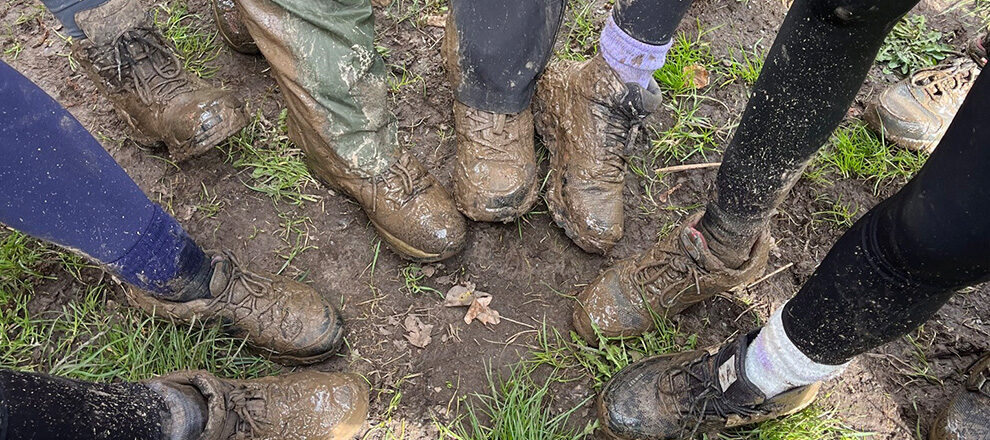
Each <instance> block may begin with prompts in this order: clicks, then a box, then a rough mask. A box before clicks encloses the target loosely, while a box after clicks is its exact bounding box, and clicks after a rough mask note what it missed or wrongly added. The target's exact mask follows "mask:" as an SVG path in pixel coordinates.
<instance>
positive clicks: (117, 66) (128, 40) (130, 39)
mask: <svg viewBox="0 0 990 440" xmlns="http://www.w3.org/2000/svg"><path fill="white" fill-rule="evenodd" d="M111 47H112V49H113V50H112V52H110V53H106V52H104V54H103V55H104V56H103V57H102V58H101V57H99V56H94V57H93V59H94V60H100V61H102V62H99V61H97V63H98V64H99V65H97V66H96V67H97V70H98V71H100V73H115V75H114V76H113V79H114V80H115V81H113V82H114V83H116V84H117V85H118V86H119V87H127V85H130V87H132V88H133V89H134V92H135V94H137V96H138V98H139V99H140V100H141V102H143V103H144V104H148V105H150V104H153V103H155V101H156V100H162V101H168V100H170V99H172V98H174V97H175V96H176V95H178V94H179V93H183V92H188V91H190V90H192V88H191V84H190V83H189V80H188V79H187V78H186V77H185V75H183V71H182V62H181V61H180V60H179V58H178V57H177V56H176V55H175V53H173V52H172V50H170V49H169V48H168V45H167V43H166V42H165V41H164V40H163V39H162V37H161V36H160V35H159V34H158V32H156V31H155V30H153V29H150V28H135V29H130V30H128V31H126V32H124V33H122V34H120V35H119V36H117V38H115V39H114V40H113V43H111ZM108 57H109V59H107V58H108Z"/></svg>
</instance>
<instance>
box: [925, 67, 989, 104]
mask: <svg viewBox="0 0 990 440" xmlns="http://www.w3.org/2000/svg"><path fill="white" fill-rule="evenodd" d="M968 64H970V63H969V61H968V60H965V59H959V60H955V61H953V62H952V63H950V64H946V65H941V66H935V67H931V68H928V69H922V70H919V71H918V72H917V73H915V74H914V75H912V76H911V83H912V84H914V85H915V86H918V87H921V89H922V90H924V91H925V95H926V96H928V99H930V100H932V101H935V102H938V101H940V100H942V99H943V98H945V97H957V96H959V95H961V94H962V93H961V91H963V90H965V89H967V88H968V87H969V86H971V85H972V83H973V81H974V80H975V79H976V78H975V76H974V75H973V70H972V69H970V68H967V67H966V66H967V65H968Z"/></svg>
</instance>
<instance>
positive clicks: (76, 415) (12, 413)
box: [0, 369, 168, 440]
mask: <svg viewBox="0 0 990 440" xmlns="http://www.w3.org/2000/svg"><path fill="white" fill-rule="evenodd" d="M165 417H168V407H167V406H166V405H165V400H164V399H163V398H162V397H161V396H159V395H158V394H157V393H155V392H154V391H152V390H151V389H150V388H148V387H147V386H144V385H142V384H136V383H115V384H98V383H92V382H82V381H77V380H70V379H64V378H59V377H53V376H48V375H44V374H35V373H21V372H16V371H11V370H5V369H0V440H26V439H45V440H112V439H120V440H133V439H160V438H162V437H163V432H164V431H163V430H162V420H164V418H165Z"/></svg>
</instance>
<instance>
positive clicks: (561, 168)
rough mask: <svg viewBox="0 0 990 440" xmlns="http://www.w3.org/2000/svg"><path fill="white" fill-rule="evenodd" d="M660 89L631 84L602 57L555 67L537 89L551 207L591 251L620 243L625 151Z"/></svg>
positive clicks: (654, 105) (657, 99)
mask: <svg viewBox="0 0 990 440" xmlns="http://www.w3.org/2000/svg"><path fill="white" fill-rule="evenodd" d="M659 104H660V89H659V87H657V85H656V83H651V86H650V88H649V89H644V88H643V87H641V86H639V85H638V84H625V83H623V82H622V81H621V80H620V79H619V76H618V75H617V74H616V73H615V71H613V70H612V68H611V67H609V66H608V63H606V62H605V59H604V58H603V57H602V56H601V54H598V55H595V56H594V57H593V58H591V59H590V60H588V61H584V62H573V61H565V62H559V63H556V64H552V65H550V67H548V68H547V70H546V72H545V73H544V74H543V77H542V78H541V79H540V82H539V84H538V85H537V89H536V102H535V105H536V111H535V114H536V129H537V131H538V132H539V133H540V135H541V136H542V137H543V141H544V142H545V143H546V145H547V148H548V149H549V150H550V154H551V158H550V177H549V185H548V186H547V196H546V199H547V206H548V207H549V208H550V212H551V213H552V214H553V219H554V221H555V222H556V223H557V225H558V226H560V227H561V228H563V229H564V232H566V233H567V236H568V237H570V238H571V239H572V240H574V243H576V244H577V245H578V246H580V247H581V249H584V250H585V251H587V252H594V253H605V252H607V251H608V250H609V249H611V248H612V246H613V245H615V242H616V241H618V240H619V239H620V238H622V231H623V229H622V228H623V225H622V223H623V220H624V214H623V210H622V209H623V203H622V188H623V186H624V182H625V173H626V164H625V160H624V159H623V156H622V155H623V150H624V149H625V148H626V147H628V146H630V145H631V144H632V143H633V142H635V140H636V135H637V133H638V132H639V127H640V125H641V124H642V121H643V119H644V118H646V116H648V115H649V114H650V113H651V112H653V111H654V110H655V109H656V108H657V106H659Z"/></svg>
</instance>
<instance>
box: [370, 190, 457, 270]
mask: <svg viewBox="0 0 990 440" xmlns="http://www.w3.org/2000/svg"><path fill="white" fill-rule="evenodd" d="M397 214H400V215H391V216H387V218H386V216H375V215H374V214H372V215H371V218H372V222H373V223H374V225H375V227H376V229H377V230H378V232H379V234H380V235H381V236H382V238H384V239H385V241H386V242H387V243H388V244H389V245H390V246H391V247H392V248H393V249H394V250H395V251H397V252H399V253H400V254H402V255H403V256H404V257H406V258H407V259H410V260H413V261H418V262H424V263H429V262H434V261H440V260H443V259H446V258H449V257H451V256H453V255H455V254H457V253H458V252H460V251H461V250H462V249H464V245H465V236H466V235H467V223H466V222H465V220H464V216H462V215H461V213H460V212H458V211H457V208H456V207H455V206H454V202H453V200H451V198H450V196H449V195H447V193H446V191H445V190H443V189H442V188H440V187H439V186H437V185H434V186H433V187H432V188H431V189H430V190H428V191H427V192H426V193H425V194H421V195H420V196H419V197H417V198H415V199H414V200H412V201H410V203H409V206H407V207H406V209H403V210H402V212H401V213H397Z"/></svg>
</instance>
